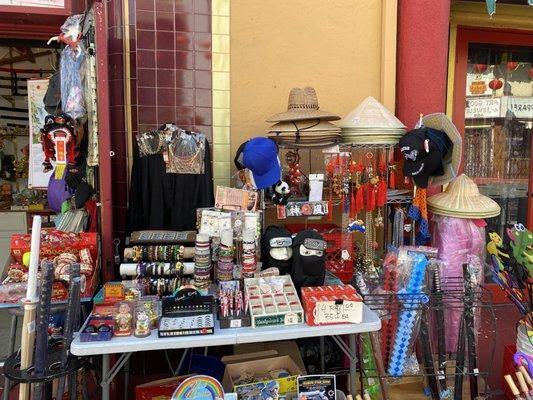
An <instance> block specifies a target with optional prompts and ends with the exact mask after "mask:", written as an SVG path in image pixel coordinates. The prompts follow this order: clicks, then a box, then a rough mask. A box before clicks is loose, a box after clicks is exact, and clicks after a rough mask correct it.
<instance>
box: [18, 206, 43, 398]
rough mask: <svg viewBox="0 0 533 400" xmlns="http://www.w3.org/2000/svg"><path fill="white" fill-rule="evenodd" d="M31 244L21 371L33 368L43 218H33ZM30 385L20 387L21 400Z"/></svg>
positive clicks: (27, 393)
mask: <svg viewBox="0 0 533 400" xmlns="http://www.w3.org/2000/svg"><path fill="white" fill-rule="evenodd" d="M31 229H32V231H31V244H30V265H29V269H28V284H27V290H26V298H25V299H24V318H23V321H22V338H21V341H20V369H26V368H29V367H31V362H32V357H33V345H34V342H35V309H36V304H37V272H38V269H39V253H40V248H41V216H40V215H36V216H34V217H33V224H32V228H31ZM29 397H30V385H29V384H27V383H21V384H20V386H19V400H28V399H29Z"/></svg>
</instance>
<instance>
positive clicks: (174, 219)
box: [128, 124, 279, 231]
mask: <svg viewBox="0 0 533 400" xmlns="http://www.w3.org/2000/svg"><path fill="white" fill-rule="evenodd" d="M167 133H168V135H169V138H170V143H172V138H173V137H174V138H181V137H182V135H187V132H186V131H184V130H182V129H180V128H178V127H176V126H175V125H173V124H167V125H163V126H162V127H161V128H160V129H158V130H157V131H151V132H147V133H143V134H140V135H138V136H137V145H138V147H137V149H136V151H134V158H133V167H132V173H131V185H130V197H129V199H130V200H129V208H128V230H130V231H142V230H148V229H152V230H153V229H167V230H174V231H186V230H194V229H196V209H197V208H208V207H212V206H213V205H214V195H213V175H212V165H211V151H210V148H209V142H208V141H207V140H205V141H204V142H203V143H204V145H205V147H204V150H203V159H202V161H201V162H202V164H203V167H202V168H203V171H204V172H203V173H201V174H181V173H168V170H167V169H168V164H167V162H165V158H164V155H163V153H165V150H166V149H167V145H168V142H167V141H166V136H167ZM190 136H194V139H191V140H195V141H196V138H198V137H199V135H197V134H192V133H191V134H190ZM184 137H187V136H184ZM196 143H197V142H196ZM168 153H170V152H167V156H168ZM178 163H179V162H178ZM194 165H197V163H194ZM278 180H279V177H278Z"/></svg>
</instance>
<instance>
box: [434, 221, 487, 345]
mask: <svg viewBox="0 0 533 400" xmlns="http://www.w3.org/2000/svg"><path fill="white" fill-rule="evenodd" d="M432 222H433V235H432V237H433V246H435V247H437V248H438V251H439V253H438V258H439V260H441V261H443V263H444V265H446V267H444V268H443V269H442V270H441V285H442V290H444V291H446V290H453V291H457V290H462V285H463V279H462V278H463V264H465V263H466V262H467V256H468V255H476V256H478V257H479V258H480V259H481V260H484V259H485V256H484V253H485V228H484V227H480V225H482V224H476V222H475V220H472V219H463V218H454V217H444V216H440V215H434V216H433V217H432ZM458 284H459V285H458ZM458 286H459V287H458ZM461 315H462V309H461V308H460V307H452V308H450V309H448V308H445V310H444V319H445V325H446V350H447V351H448V352H455V351H456V350H457V338H458V333H459V324H460V321H461Z"/></svg>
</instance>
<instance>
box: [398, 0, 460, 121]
mask: <svg viewBox="0 0 533 400" xmlns="http://www.w3.org/2000/svg"><path fill="white" fill-rule="evenodd" d="M449 23H450V0H399V1H398V55H397V81H396V115H397V116H398V118H399V119H400V120H401V121H402V122H403V123H404V124H405V125H406V126H407V127H408V128H412V127H413V126H414V124H415V123H416V122H417V120H418V117H419V114H420V113H424V114H430V113H432V112H444V111H445V107H446V79H447V64H448V32H449Z"/></svg>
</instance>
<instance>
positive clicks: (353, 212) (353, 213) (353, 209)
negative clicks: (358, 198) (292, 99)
mask: <svg viewBox="0 0 533 400" xmlns="http://www.w3.org/2000/svg"><path fill="white" fill-rule="evenodd" d="M356 215H357V205H356V204H355V191H354V190H352V196H351V198H350V218H351V219H355V216H356Z"/></svg>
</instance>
